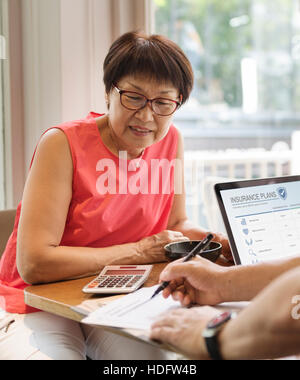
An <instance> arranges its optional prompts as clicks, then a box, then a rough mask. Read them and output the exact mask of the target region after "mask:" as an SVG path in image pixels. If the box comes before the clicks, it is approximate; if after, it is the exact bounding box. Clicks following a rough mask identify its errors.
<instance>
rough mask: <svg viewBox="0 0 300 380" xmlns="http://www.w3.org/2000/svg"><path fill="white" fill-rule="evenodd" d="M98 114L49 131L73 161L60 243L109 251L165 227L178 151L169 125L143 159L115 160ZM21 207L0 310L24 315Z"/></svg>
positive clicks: (1, 265)
mask: <svg viewBox="0 0 300 380" xmlns="http://www.w3.org/2000/svg"><path fill="white" fill-rule="evenodd" d="M99 116H101V115H100V114H96V113H93V112H91V113H90V114H89V115H88V116H87V118H86V119H83V120H77V121H72V122H67V123H64V124H61V125H58V126H55V127H53V128H59V129H60V130H62V131H63V132H64V133H65V135H66V137H67V139H68V143H69V146H70V151H71V155H72V161H73V184H72V188H73V194H72V199H71V203H70V206H69V211H68V215H67V220H66V225H65V230H64V233H63V236H62V240H61V242H60V245H64V246H74V247H76V246H86V247H107V246H112V245H116V244H125V243H129V242H136V241H139V240H141V239H142V238H144V237H146V236H150V235H153V234H156V233H158V232H160V231H163V230H164V229H166V228H167V224H168V218H169V215H170V211H171V207H172V203H173V198H174V167H173V165H171V163H172V162H173V160H175V159H176V153H177V140H178V134H177V130H176V128H175V127H174V126H173V125H172V126H171V127H170V129H169V131H168V133H167V135H166V136H165V137H164V138H163V139H162V140H161V141H159V142H157V143H155V144H153V145H151V146H149V147H148V148H146V149H145V151H144V153H143V155H142V157H139V158H137V159H134V160H127V159H126V153H125V152H123V153H122V154H123V156H122V157H121V158H120V157H117V156H115V155H114V154H112V153H111V152H110V151H109V150H108V149H107V148H106V146H105V145H104V143H103V142H102V139H101V136H100V133H99V130H98V126H97V124H96V122H95V120H94V119H95V118H96V117H99ZM50 129H51V128H50ZM33 159H34V155H33V158H32V161H33ZM32 161H31V164H32ZM30 166H31V165H30ZM21 207H22V206H21V202H20V204H19V205H18V208H17V215H16V219H15V225H14V229H13V232H12V234H11V236H10V238H9V240H8V243H7V246H6V249H5V251H4V254H3V256H2V259H1V262H0V308H3V309H5V310H6V311H8V312H11V313H21V314H22V313H29V312H33V311H36V309H33V308H31V307H29V306H27V305H25V303H24V292H23V290H24V288H26V286H28V284H26V283H25V282H24V281H23V280H22V278H21V277H20V275H19V273H18V270H17V266H16V243H17V231H18V224H19V218H20V211H21Z"/></svg>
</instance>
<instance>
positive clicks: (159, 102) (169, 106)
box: [114, 85, 181, 116]
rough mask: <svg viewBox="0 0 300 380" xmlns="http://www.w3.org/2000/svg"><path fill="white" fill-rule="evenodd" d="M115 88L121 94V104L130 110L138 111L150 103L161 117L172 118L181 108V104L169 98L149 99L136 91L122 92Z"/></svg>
mask: <svg viewBox="0 0 300 380" xmlns="http://www.w3.org/2000/svg"><path fill="white" fill-rule="evenodd" d="M114 88H115V89H116V90H117V91H118V93H119V94H120V102H121V104H122V106H123V107H125V108H127V109H128V110H132V111H138V110H140V109H142V108H144V107H146V105H147V104H148V102H149V103H150V106H151V109H152V111H153V112H155V113H156V114H157V115H159V116H170V115H172V113H174V112H175V111H176V110H177V108H178V107H180V106H181V103H180V102H177V101H176V100H172V99H167V98H155V99H148V98H146V96H144V95H142V94H139V93H138V92H134V91H125V90H120V89H119V88H118V87H117V86H116V85H114Z"/></svg>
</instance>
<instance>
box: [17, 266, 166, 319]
mask: <svg viewBox="0 0 300 380" xmlns="http://www.w3.org/2000/svg"><path fill="white" fill-rule="evenodd" d="M166 265H167V263H159V264H154V265H153V269H152V271H151V273H150V275H149V277H148V279H147V281H146V282H145V284H144V286H147V287H148V286H153V285H155V284H157V283H158V278H159V274H160V272H161V271H162V269H163V268H164V267H165V266H166ZM93 278H95V276H91V277H84V278H80V279H76V280H68V281H60V282H54V283H48V284H41V285H32V286H29V287H27V288H26V289H25V291H24V294H25V303H26V304H27V305H29V306H32V307H35V308H37V309H40V310H43V311H48V312H49V313H53V314H57V315H60V316H62V317H66V318H70V319H73V320H75V321H81V319H82V318H83V317H84V315H82V314H80V313H78V312H76V311H74V310H73V309H71V307H72V306H77V305H80V304H81V303H82V302H84V301H86V300H88V299H92V298H98V300H100V299H101V300H102V299H103V304H106V303H108V302H109V301H110V300H114V299H115V298H116V297H114V296H106V295H99V294H98V295H92V294H86V293H83V292H82V288H83V287H84V285H86V284H87V283H88V282H90V281H91V280H92V279H93Z"/></svg>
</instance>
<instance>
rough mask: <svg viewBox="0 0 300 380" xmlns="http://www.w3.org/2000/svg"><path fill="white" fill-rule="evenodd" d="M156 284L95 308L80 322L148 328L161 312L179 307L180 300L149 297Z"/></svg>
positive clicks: (159, 296) (158, 296)
mask: <svg viewBox="0 0 300 380" xmlns="http://www.w3.org/2000/svg"><path fill="white" fill-rule="evenodd" d="M157 287H158V285H155V286H152V287H150V288H141V289H139V290H137V291H135V292H134V293H130V294H128V295H126V296H124V297H122V298H120V299H117V300H116V301H112V302H110V303H109V304H108V305H105V306H103V307H100V308H99V309H97V310H95V311H94V312H92V313H91V314H89V316H88V317H86V318H84V319H83V320H82V321H81V322H83V323H87V324H91V325H99V326H111V327H119V328H129V329H130V328H132V329H142V330H149V329H150V326H151V325H152V324H153V322H154V321H155V319H156V318H157V317H158V316H159V315H160V314H162V313H165V312H167V311H169V310H171V309H174V308H178V307H180V306H181V305H180V302H178V301H174V300H173V299H172V297H168V298H167V299H165V298H163V296H162V294H161V293H160V294H158V295H156V296H155V297H154V298H152V299H150V298H151V296H152V295H153V293H154V292H155V290H156V289H157Z"/></svg>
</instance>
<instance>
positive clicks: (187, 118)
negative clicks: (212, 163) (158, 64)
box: [153, 0, 300, 150]
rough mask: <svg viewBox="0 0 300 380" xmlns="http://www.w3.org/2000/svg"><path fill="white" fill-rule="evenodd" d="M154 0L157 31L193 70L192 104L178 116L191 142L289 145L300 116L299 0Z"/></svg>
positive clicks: (222, 146)
mask: <svg viewBox="0 0 300 380" xmlns="http://www.w3.org/2000/svg"><path fill="white" fill-rule="evenodd" d="M153 1H154V5H155V28H156V30H155V32H157V33H161V34H165V35H167V36H169V37H170V38H171V39H173V40H174V41H176V42H177V43H178V44H179V45H180V46H181V47H182V48H183V50H184V51H185V53H186V54H187V55H188V57H189V59H190V61H191V63H192V65H193V68H194V73H195V87H194V91H193V93H192V96H191V99H190V102H189V104H187V105H186V106H185V107H183V108H182V109H181V110H180V111H179V112H178V113H177V115H176V118H177V120H178V122H177V125H179V126H180V127H181V129H182V130H183V132H184V131H186V148H187V149H192V150H194V149H225V148H237V147H238V148H245V149H247V148H254V147H261V148H265V149H271V148H272V146H273V145H274V143H275V142H277V141H278V140H280V141H283V142H285V143H287V144H288V145H290V143H291V132H292V131H293V130H295V129H298V128H299V122H300V115H299V112H300V12H299V8H298V7H299V2H298V0H226V1H220V0H153ZM195 137H198V138H196V139H195Z"/></svg>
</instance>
